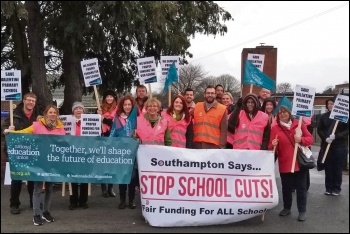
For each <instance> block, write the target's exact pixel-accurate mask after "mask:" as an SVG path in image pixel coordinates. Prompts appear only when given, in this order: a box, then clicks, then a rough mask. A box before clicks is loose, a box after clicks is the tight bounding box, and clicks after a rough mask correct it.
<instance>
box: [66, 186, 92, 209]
mask: <svg viewBox="0 0 350 234" xmlns="http://www.w3.org/2000/svg"><path fill="white" fill-rule="evenodd" d="M79 187H80V193H79ZM87 200H88V184H86V183H81V184H80V186H79V185H78V183H72V195H70V197H69V202H70V204H71V205H83V204H86V203H87Z"/></svg>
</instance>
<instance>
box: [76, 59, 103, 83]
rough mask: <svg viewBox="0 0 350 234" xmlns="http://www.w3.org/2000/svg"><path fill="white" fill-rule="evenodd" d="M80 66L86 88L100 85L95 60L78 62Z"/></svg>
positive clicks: (98, 70) (99, 76)
mask: <svg viewBox="0 0 350 234" xmlns="http://www.w3.org/2000/svg"><path fill="white" fill-rule="evenodd" d="M80 65H81V70H82V72H83V76H84V82H85V86H86V87H90V86H93V85H100V84H102V79H101V74H100V69H99V68H98V61H97V58H93V59H89V60H83V61H81V62H80Z"/></svg>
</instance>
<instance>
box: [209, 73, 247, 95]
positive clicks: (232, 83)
mask: <svg viewBox="0 0 350 234" xmlns="http://www.w3.org/2000/svg"><path fill="white" fill-rule="evenodd" d="M214 79H215V84H221V85H222V86H223V87H224V91H225V92H229V93H231V94H232V95H233V96H237V95H240V93H241V82H239V81H238V80H237V79H236V78H235V77H234V76H231V75H230V74H223V75H220V76H219V77H217V78H214Z"/></svg>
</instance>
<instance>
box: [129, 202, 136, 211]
mask: <svg viewBox="0 0 350 234" xmlns="http://www.w3.org/2000/svg"><path fill="white" fill-rule="evenodd" d="M129 208H130V209H135V208H136V204H135V202H134V201H130V202H129Z"/></svg>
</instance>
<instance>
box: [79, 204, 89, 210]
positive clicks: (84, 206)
mask: <svg viewBox="0 0 350 234" xmlns="http://www.w3.org/2000/svg"><path fill="white" fill-rule="evenodd" d="M79 207H80V208H83V209H88V208H89V206H88V204H86V203H81V204H79Z"/></svg>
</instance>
